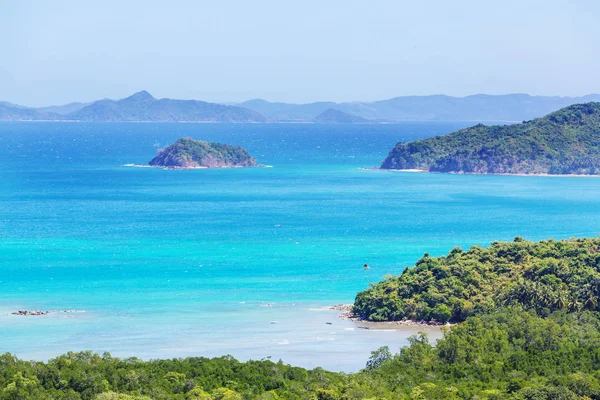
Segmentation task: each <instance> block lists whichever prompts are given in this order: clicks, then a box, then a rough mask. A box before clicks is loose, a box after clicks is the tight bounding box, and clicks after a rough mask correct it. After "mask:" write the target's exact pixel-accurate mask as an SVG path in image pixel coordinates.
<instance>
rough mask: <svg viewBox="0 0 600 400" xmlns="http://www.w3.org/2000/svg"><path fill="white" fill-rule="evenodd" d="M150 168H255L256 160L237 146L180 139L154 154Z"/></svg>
mask: <svg viewBox="0 0 600 400" xmlns="http://www.w3.org/2000/svg"><path fill="white" fill-rule="evenodd" d="M149 165H150V166H153V167H162V168H167V169H194V168H234V167H256V166H257V164H256V160H255V159H254V158H253V157H251V156H250V154H249V153H248V151H247V150H246V149H244V148H242V147H239V146H237V147H236V146H232V145H229V144H221V143H209V142H204V141H202V140H195V139H192V138H182V139H179V140H177V141H176V142H175V143H173V144H172V145H170V146H168V147H165V148H163V149H160V150H158V151H157V152H156V157H154V158H153V159H152V160H151V161H150V162H149Z"/></svg>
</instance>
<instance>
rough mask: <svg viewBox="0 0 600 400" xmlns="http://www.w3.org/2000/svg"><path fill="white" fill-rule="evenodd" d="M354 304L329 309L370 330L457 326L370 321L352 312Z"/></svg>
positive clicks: (423, 322)
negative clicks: (373, 328) (391, 326)
mask: <svg viewBox="0 0 600 400" xmlns="http://www.w3.org/2000/svg"><path fill="white" fill-rule="evenodd" d="M352 307H353V304H334V305H332V306H329V307H327V308H328V309H330V310H334V311H339V312H340V314H339V315H338V318H340V319H344V320H347V321H353V322H357V323H361V324H365V325H366V326H364V327H361V326H359V328H362V329H370V327H371V326H373V327H376V326H378V325H396V326H412V327H427V328H440V327H443V326H452V325H455V324H451V323H446V324H442V323H440V322H432V321H414V320H411V319H405V320H402V321H368V320H365V319H362V318H360V317H359V316H357V315H355V314H354V313H353V312H352Z"/></svg>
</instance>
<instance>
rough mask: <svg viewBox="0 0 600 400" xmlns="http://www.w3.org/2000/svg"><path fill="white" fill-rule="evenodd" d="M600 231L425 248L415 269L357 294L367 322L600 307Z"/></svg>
mask: <svg viewBox="0 0 600 400" xmlns="http://www.w3.org/2000/svg"><path fill="white" fill-rule="evenodd" d="M599 297H600V238H594V239H572V240H561V241H556V240H548V241H541V242H530V241H526V240H523V239H522V238H515V240H514V242H495V243H492V245H491V246H489V247H487V248H482V247H477V246H476V247H471V248H470V249H469V250H467V251H463V250H462V249H460V248H455V249H453V250H452V251H451V252H450V253H449V254H448V255H447V256H443V257H430V256H429V255H428V254H425V256H424V257H423V258H421V259H420V260H419V261H417V264H416V265H415V266H414V267H413V268H407V269H405V270H404V272H403V273H402V274H401V275H400V276H398V277H393V278H389V279H386V280H384V281H382V282H380V283H378V284H376V285H373V286H372V287H370V288H369V289H367V290H365V291H364V292H361V293H359V294H358V295H357V296H356V301H355V304H354V312H355V313H356V314H357V315H358V316H360V318H362V319H365V320H369V321H398V320H403V319H411V320H419V321H421V320H424V321H432V320H434V321H438V322H441V323H445V322H448V321H450V322H460V321H464V320H465V319H466V318H467V317H469V316H471V315H476V314H482V313H489V312H491V311H493V310H495V309H496V308H498V307H502V306H507V305H517V304H518V305H522V306H523V307H524V308H525V309H534V310H535V311H536V312H537V313H538V314H539V315H542V316H543V315H548V314H549V313H551V312H553V311H557V310H565V309H566V310H572V311H581V310H583V309H586V310H595V311H598V310H599Z"/></svg>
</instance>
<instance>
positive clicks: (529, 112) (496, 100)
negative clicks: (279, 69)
mask: <svg viewBox="0 0 600 400" xmlns="http://www.w3.org/2000/svg"><path fill="white" fill-rule="evenodd" d="M590 101H600V95H599V94H591V95H587V96H582V97H557V96H554V97H549V96H529V95H527V94H507V95H485V94H478V95H473V96H467V97H451V96H444V95H435V96H405V97H395V98H393V99H389V100H381V101H375V102H369V103H365V102H349V103H332V102H317V103H309V104H290V103H271V102H268V101H266V100H249V101H246V102H244V103H239V104H237V105H238V106H240V107H244V108H248V109H250V110H254V111H257V112H259V113H261V114H262V115H264V116H265V117H267V118H268V119H269V120H272V121H312V120H314V119H315V118H316V116H318V115H319V114H321V113H323V112H325V111H327V110H328V109H332V110H338V111H342V112H344V113H346V114H349V115H354V116H358V117H361V118H364V119H366V120H371V121H389V122H392V121H476V122H485V121H523V120H529V119H532V118H537V117H541V116H544V115H546V114H548V113H551V112H553V111H556V110H558V109H560V108H563V107H567V106H570V105H572V104H576V103H587V102H590Z"/></svg>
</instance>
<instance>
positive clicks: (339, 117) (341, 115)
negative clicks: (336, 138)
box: [314, 108, 369, 124]
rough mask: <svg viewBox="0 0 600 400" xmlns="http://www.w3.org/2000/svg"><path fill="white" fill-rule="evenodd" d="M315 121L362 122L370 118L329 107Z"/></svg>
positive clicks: (326, 122) (335, 122) (323, 122)
mask: <svg viewBox="0 0 600 400" xmlns="http://www.w3.org/2000/svg"><path fill="white" fill-rule="evenodd" d="M314 122H317V123H320V124H360V123H365V122H369V120H367V119H365V118H363V117H359V116H358V115H352V114H348V113H345V112H343V111H340V110H336V109H334V108H328V109H327V110H325V111H323V112H322V113H321V114H319V115H317V116H316V117H315V119H314Z"/></svg>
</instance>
